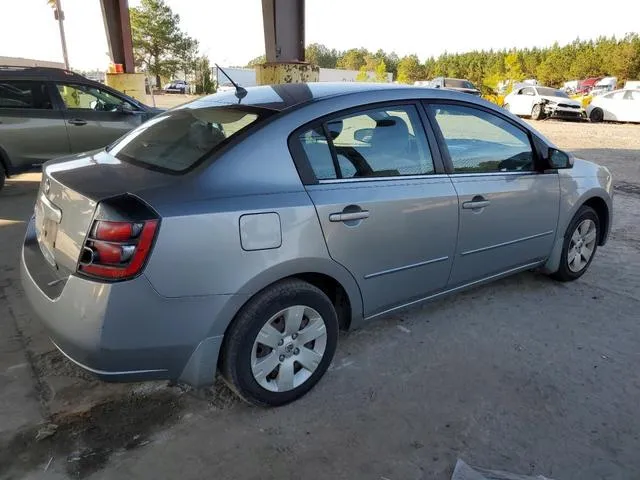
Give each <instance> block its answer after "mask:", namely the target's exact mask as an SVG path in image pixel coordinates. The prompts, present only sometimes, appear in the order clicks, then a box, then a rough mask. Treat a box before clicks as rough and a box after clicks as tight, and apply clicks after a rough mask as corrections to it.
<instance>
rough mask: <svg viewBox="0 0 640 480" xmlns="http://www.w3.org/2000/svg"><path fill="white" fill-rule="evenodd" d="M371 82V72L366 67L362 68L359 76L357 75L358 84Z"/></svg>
mask: <svg viewBox="0 0 640 480" xmlns="http://www.w3.org/2000/svg"><path fill="white" fill-rule="evenodd" d="M368 81H369V72H368V71H367V67H365V66H364V65H363V66H361V67H360V71H359V72H358V75H356V82H368Z"/></svg>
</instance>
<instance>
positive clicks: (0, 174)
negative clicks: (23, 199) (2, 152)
mask: <svg viewBox="0 0 640 480" xmlns="http://www.w3.org/2000/svg"><path fill="white" fill-rule="evenodd" d="M6 178H7V173H6V172H5V171H4V165H2V163H0V190H2V187H4V181H5V179H6Z"/></svg>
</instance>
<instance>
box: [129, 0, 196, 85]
mask: <svg viewBox="0 0 640 480" xmlns="http://www.w3.org/2000/svg"><path fill="white" fill-rule="evenodd" d="M129 13H130V17H131V33H132V39H133V52H134V57H135V59H136V65H137V66H139V67H141V68H142V69H144V70H146V71H147V72H149V73H150V74H152V75H154V76H155V78H156V86H157V87H159V86H160V77H161V76H169V77H171V76H173V75H174V74H175V72H176V71H177V70H178V69H179V68H180V64H181V59H180V53H183V52H181V48H182V47H184V46H185V45H186V43H187V42H186V41H185V38H187V37H186V36H185V34H184V33H182V31H181V30H180V27H179V23H180V16H179V15H177V14H174V13H173V11H172V10H171V8H170V7H169V6H168V5H167V4H166V3H165V1H164V0H142V1H141V3H140V6H139V7H133V8H130V9H129ZM192 42H193V40H192ZM192 45H193V43H191V46H192ZM196 49H197V44H196Z"/></svg>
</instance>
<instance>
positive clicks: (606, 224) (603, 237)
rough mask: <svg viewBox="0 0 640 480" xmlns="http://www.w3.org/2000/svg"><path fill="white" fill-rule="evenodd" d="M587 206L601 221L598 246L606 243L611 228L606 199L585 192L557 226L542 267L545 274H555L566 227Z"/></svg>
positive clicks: (596, 193)
mask: <svg viewBox="0 0 640 480" xmlns="http://www.w3.org/2000/svg"><path fill="white" fill-rule="evenodd" d="M583 206H588V207H591V208H593V210H595V212H596V214H597V215H598V218H599V219H601V221H602V223H601V225H600V238H599V239H598V245H599V246H603V245H604V244H605V243H606V242H607V238H608V236H609V229H610V228H611V211H610V207H609V204H608V203H607V201H606V199H605V198H603V196H602V195H601V194H599V193H598V192H597V191H595V192H594V191H591V192H587V193H586V194H585V195H583V196H582V197H581V198H580V199H579V201H577V202H575V204H574V206H573V208H572V209H571V211H570V212H569V214H568V215H567V217H566V221H565V222H561V223H562V225H560V224H559V225H558V231H557V233H556V239H555V242H554V245H553V249H552V251H551V254H550V255H549V258H548V259H547V261H546V262H545V264H544V265H543V267H542V270H543V271H544V272H547V273H552V272H555V271H556V270H557V269H558V268H559V265H560V257H561V255H562V246H563V244H564V238H565V234H566V230H567V228H568V226H569V225H570V224H571V220H572V219H573V218H574V217H575V215H576V213H577V212H578V211H579V210H580V209H581V208H582V207H583Z"/></svg>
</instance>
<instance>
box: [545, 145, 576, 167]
mask: <svg viewBox="0 0 640 480" xmlns="http://www.w3.org/2000/svg"><path fill="white" fill-rule="evenodd" d="M549 162H550V163H551V167H552V168H572V167H573V157H572V156H571V155H569V154H568V153H565V152H563V151H562V150H558V149H556V148H550V149H549Z"/></svg>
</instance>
